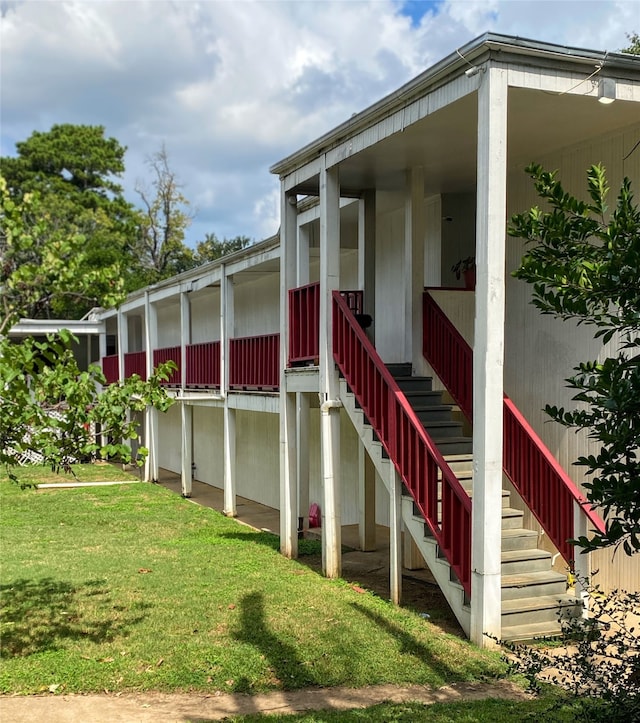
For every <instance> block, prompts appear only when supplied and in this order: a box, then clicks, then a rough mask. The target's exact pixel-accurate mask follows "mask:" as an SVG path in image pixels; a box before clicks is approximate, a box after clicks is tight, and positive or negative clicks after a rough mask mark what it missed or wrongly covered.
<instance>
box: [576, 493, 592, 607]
mask: <svg viewBox="0 0 640 723" xmlns="http://www.w3.org/2000/svg"><path fill="white" fill-rule="evenodd" d="M588 536H589V524H588V522H587V517H586V515H585V514H584V512H583V511H582V507H581V505H580V504H579V503H578V502H574V503H573V537H574V539H576V540H577V539H578V538H579V537H588ZM573 549H574V553H573V554H574V561H573V568H574V574H575V576H576V591H575V594H576V599H577V600H579V601H580V602H581V603H582V617H585V618H586V617H588V615H589V593H588V591H587V587H588V585H589V584H590V581H591V553H589V552H586V553H584V554H582V553H581V552H580V548H579V547H577V546H575V547H574V548H573Z"/></svg>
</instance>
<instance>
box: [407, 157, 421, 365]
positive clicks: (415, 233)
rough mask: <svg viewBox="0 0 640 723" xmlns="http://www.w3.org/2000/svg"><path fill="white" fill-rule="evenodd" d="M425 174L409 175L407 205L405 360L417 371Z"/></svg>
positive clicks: (414, 171) (411, 172) (413, 172)
mask: <svg viewBox="0 0 640 723" xmlns="http://www.w3.org/2000/svg"><path fill="white" fill-rule="evenodd" d="M424 232H425V226H424V171H423V169H422V168H421V167H417V168H412V169H410V170H409V171H408V172H407V187H406V190H405V204H404V277H405V279H406V281H405V285H404V290H405V300H404V301H405V303H404V310H405V334H404V339H405V349H404V361H408V362H411V365H412V366H413V368H414V369H415V370H420V369H421V368H422V366H423V363H424V362H423V359H422V348H421V341H422V294H423V291H424Z"/></svg>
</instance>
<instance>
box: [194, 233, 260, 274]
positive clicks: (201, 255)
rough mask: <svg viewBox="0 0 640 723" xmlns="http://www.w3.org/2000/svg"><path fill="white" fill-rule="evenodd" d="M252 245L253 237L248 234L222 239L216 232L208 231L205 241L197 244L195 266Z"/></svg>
mask: <svg viewBox="0 0 640 723" xmlns="http://www.w3.org/2000/svg"><path fill="white" fill-rule="evenodd" d="M250 245H251V239H250V238H249V237H248V236H235V237H234V238H232V239H227V238H225V239H223V240H222V241H220V240H219V239H218V237H217V236H216V235H215V233H208V234H206V235H205V237H204V241H199V242H198V244H197V245H196V251H195V255H194V262H195V263H194V266H201V265H202V264H206V263H207V262H209V261H215V260H216V259H219V258H222V257H223V256H226V255H227V254H231V253H233V252H234V251H241V250H242V249H244V248H246V247H247V246H250Z"/></svg>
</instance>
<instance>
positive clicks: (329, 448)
mask: <svg viewBox="0 0 640 723" xmlns="http://www.w3.org/2000/svg"><path fill="white" fill-rule="evenodd" d="M339 288H340V185H339V180H338V169H337V167H333V168H327V167H326V165H325V164H323V166H322V168H321V170H320V349H319V351H320V444H321V469H322V489H323V505H322V565H323V571H324V573H325V575H326V576H327V577H332V578H333V577H339V576H340V573H341V567H342V560H341V545H342V537H341V535H342V530H341V510H340V493H341V489H340V407H341V406H342V404H341V402H340V400H339V398H338V392H339V379H338V372H337V370H336V365H335V362H334V359H333V323H332V313H333V298H332V297H333V292H334V291H335V290H338V289H339Z"/></svg>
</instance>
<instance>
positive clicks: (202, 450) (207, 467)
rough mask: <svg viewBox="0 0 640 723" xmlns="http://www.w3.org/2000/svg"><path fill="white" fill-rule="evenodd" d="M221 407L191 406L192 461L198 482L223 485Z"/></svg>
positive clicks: (214, 485) (217, 485) (216, 485)
mask: <svg viewBox="0 0 640 723" xmlns="http://www.w3.org/2000/svg"><path fill="white" fill-rule="evenodd" d="M222 442H223V421H222V407H199V406H196V405H194V406H193V461H194V463H195V465H196V472H195V478H196V479H197V480H198V481H199V482H204V483H205V484H208V485H212V486H213V487H219V488H220V489H222V487H223V473H224V470H223V464H222V453H223V444H222Z"/></svg>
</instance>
